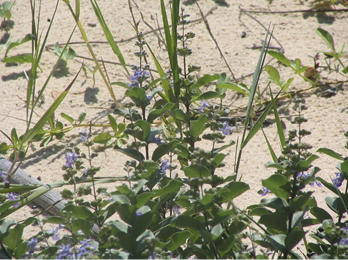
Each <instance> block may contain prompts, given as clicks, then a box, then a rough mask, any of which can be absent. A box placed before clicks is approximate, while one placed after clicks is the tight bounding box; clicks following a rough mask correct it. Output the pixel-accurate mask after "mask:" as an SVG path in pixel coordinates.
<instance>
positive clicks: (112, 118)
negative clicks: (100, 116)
mask: <svg viewBox="0 0 348 260" xmlns="http://www.w3.org/2000/svg"><path fill="white" fill-rule="evenodd" d="M108 120H109V123H110V125H111V127H112V130H114V133H115V134H117V133H118V128H117V122H116V120H115V118H114V117H113V116H112V115H110V114H108Z"/></svg>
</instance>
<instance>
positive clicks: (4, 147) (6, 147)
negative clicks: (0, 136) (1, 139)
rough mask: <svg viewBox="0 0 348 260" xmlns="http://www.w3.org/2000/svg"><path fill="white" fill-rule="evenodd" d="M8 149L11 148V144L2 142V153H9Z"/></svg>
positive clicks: (0, 145) (0, 150)
mask: <svg viewBox="0 0 348 260" xmlns="http://www.w3.org/2000/svg"><path fill="white" fill-rule="evenodd" d="M8 150H10V146H9V145H8V144H7V143H1V144H0V154H7V153H8Z"/></svg>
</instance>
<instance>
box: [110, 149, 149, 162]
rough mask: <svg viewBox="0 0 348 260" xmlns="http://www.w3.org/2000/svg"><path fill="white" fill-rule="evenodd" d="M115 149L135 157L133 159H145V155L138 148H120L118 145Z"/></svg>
mask: <svg viewBox="0 0 348 260" xmlns="http://www.w3.org/2000/svg"><path fill="white" fill-rule="evenodd" d="M114 149H115V150H117V151H119V152H121V153H123V154H125V155H127V156H129V157H131V158H133V159H135V160H137V161H139V162H141V161H143V160H145V157H144V155H143V154H142V153H140V152H139V151H137V150H134V149H126V148H125V149H123V148H120V147H118V146H115V147H114Z"/></svg>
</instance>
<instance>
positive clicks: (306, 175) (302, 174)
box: [297, 172, 323, 187]
mask: <svg viewBox="0 0 348 260" xmlns="http://www.w3.org/2000/svg"><path fill="white" fill-rule="evenodd" d="M309 177H310V174H309V172H300V173H299V174H297V178H298V179H300V180H307V179H308V178H309ZM315 184H316V185H317V186H318V187H323V184H322V183H321V182H320V181H315V182H311V183H310V184H309V185H310V186H312V187H314V186H315Z"/></svg>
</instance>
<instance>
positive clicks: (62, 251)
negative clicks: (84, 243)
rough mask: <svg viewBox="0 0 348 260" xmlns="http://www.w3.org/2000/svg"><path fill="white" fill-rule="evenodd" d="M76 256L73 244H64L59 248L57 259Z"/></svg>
mask: <svg viewBox="0 0 348 260" xmlns="http://www.w3.org/2000/svg"><path fill="white" fill-rule="evenodd" d="M71 258H75V257H74V254H73V252H72V249H71V245H69V244H68V245H63V246H60V247H59V249H58V255H57V257H56V259H71Z"/></svg>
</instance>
